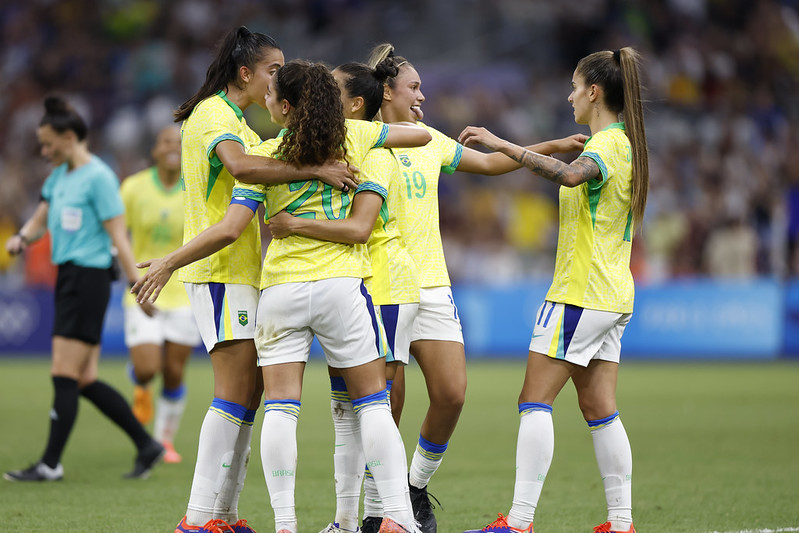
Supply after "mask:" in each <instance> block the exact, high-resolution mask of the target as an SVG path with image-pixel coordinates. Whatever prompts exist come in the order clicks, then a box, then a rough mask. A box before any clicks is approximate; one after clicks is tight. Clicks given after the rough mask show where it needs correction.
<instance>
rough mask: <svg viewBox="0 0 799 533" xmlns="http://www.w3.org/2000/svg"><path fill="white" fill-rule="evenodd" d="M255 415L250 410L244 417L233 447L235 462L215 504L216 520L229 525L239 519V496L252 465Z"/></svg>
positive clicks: (252, 410) (253, 411)
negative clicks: (251, 442)
mask: <svg viewBox="0 0 799 533" xmlns="http://www.w3.org/2000/svg"><path fill="white" fill-rule="evenodd" d="M255 413H256V411H255V410H254V409H248V410H247V412H246V413H245V415H244V420H243V421H242V424H241V428H240V429H239V436H238V437H237V438H236V445H235V446H234V447H233V461H232V463H231V466H230V469H229V472H228V475H227V477H226V478H225V482H224V483H223V484H222V488H221V489H220V490H219V494H218V495H217V497H216V501H215V502H214V518H221V519H222V520H224V521H225V522H227V523H229V524H235V523H236V522H237V521H238V519H239V496H240V495H241V490H242V489H243V488H244V478H245V477H247V465H249V464H250V441H251V440H252V424H253V420H254V419H255Z"/></svg>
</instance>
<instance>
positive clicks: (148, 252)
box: [119, 126, 201, 463]
mask: <svg viewBox="0 0 799 533" xmlns="http://www.w3.org/2000/svg"><path fill="white" fill-rule="evenodd" d="M151 154H152V157H153V160H154V161H155V165H154V166H152V167H149V168H147V169H145V170H142V171H141V172H137V173H136V174H133V175H132V176H129V177H127V178H125V179H124V180H123V181H122V186H121V187H120V189H119V192H120V195H121V196H122V202H123V203H124V204H125V222H126V225H127V227H128V230H129V231H130V236H131V241H132V243H133V255H134V257H137V258H139V259H147V258H149V257H157V256H159V255H164V254H165V253H168V252H170V251H172V250H174V249H175V248H177V247H178V246H180V245H181V243H182V242H183V184H182V182H181V181H180V130H179V129H178V128H177V127H175V126H170V127H167V128H164V129H162V130H161V131H160V132H159V133H158V136H157V137H156V140H155V145H154V146H153V149H152V152H151ZM145 305H152V304H145ZM124 309H125V344H126V345H127V346H128V349H129V351H130V360H131V364H132V378H134V380H135V383H136V386H135V387H134V394H133V414H134V415H136V418H138V420H139V422H141V423H142V424H146V423H148V422H149V421H150V419H152V416H153V404H152V396H151V394H150V390H149V388H148V385H149V384H150V382H151V381H152V380H153V378H154V377H155V376H156V374H158V373H161V374H162V375H163V388H162V392H161V395H160V396H159V398H158V402H157V407H156V409H155V424H154V428H153V436H154V437H155V439H156V440H157V441H158V442H160V443H161V444H162V445H163V446H164V448H166V454H164V462H166V463H178V462H180V460H181V457H180V454H178V453H177V452H176V451H175V447H174V444H173V442H174V437H175V434H176V433H177V430H178V426H179V425H180V419H181V418H182V416H183V410H184V407H185V403H186V390H185V386H184V384H183V371H184V368H185V366H186V362H187V361H188V360H189V357H190V356H191V351H192V349H193V347H194V346H197V345H198V344H199V343H200V340H201V339H200V333H199V331H198V330H197V324H196V322H195V321H194V316H193V315H192V312H191V308H190V306H189V299H188V297H187V296H186V290H185V289H184V288H183V286H181V285H180V284H179V283H178V282H177V280H174V282H170V283H169V284H168V285H167V286H166V287H165V288H164V292H163V294H162V295H161V299H160V300H159V303H158V309H157V311H156V312H155V313H154V314H153V315H152V316H148V315H147V314H146V313H145V312H144V311H143V310H142V309H141V308H140V306H138V305H136V301H135V298H134V297H133V296H132V295H130V294H128V295H126V296H125V297H124Z"/></svg>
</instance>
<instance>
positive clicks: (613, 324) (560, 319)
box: [530, 301, 632, 366]
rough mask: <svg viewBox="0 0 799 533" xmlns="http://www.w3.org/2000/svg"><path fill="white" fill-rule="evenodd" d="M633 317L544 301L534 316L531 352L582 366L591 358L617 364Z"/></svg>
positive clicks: (586, 364)
mask: <svg viewBox="0 0 799 533" xmlns="http://www.w3.org/2000/svg"><path fill="white" fill-rule="evenodd" d="M631 316H632V314H631V313H612V312H610V311H597V310H596V309H584V308H582V307H578V306H576V305H570V304H562V303H555V302H549V301H545V302H544V303H543V305H541V307H540V308H539V309H538V312H537V313H536V314H535V326H534V328H533V338H532V340H531V341H530V351H531V352H537V353H542V354H545V355H548V356H549V357H553V358H555V359H563V360H566V361H568V362H570V363H574V364H576V365H580V366H588V363H590V362H591V360H592V359H599V360H602V361H610V362H613V363H618V362H619V357H620V355H621V336H622V334H623V333H624V328H625V327H626V326H627V323H628V322H629V321H630V317H631Z"/></svg>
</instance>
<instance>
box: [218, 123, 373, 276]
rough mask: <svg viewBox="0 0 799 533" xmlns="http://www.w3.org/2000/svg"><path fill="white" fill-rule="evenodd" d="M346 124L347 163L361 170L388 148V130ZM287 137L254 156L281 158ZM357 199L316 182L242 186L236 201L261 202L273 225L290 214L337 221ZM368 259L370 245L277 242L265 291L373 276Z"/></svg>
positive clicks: (295, 239)
mask: <svg viewBox="0 0 799 533" xmlns="http://www.w3.org/2000/svg"><path fill="white" fill-rule="evenodd" d="M346 124H347V136H346V141H345V148H346V152H347V154H346V159H347V161H348V162H349V163H350V164H352V165H355V166H357V167H358V168H360V166H361V163H362V162H363V160H364V158H365V157H366V154H367V152H369V150H370V149H372V148H379V147H381V146H382V145H383V143H384V142H385V140H386V136H387V135H388V126H386V125H385V124H382V123H380V122H366V121H363V120H347V121H346ZM283 133H284V132H281V134H280V136H278V138H276V139H269V140H267V141H265V142H263V143H261V144H260V145H258V146H256V147H253V148H252V149H251V150H250V153H252V154H256V155H261V156H267V157H276V156H277V154H276V153H275V152H276V151H277V148H278V146H279V145H280V139H281V137H282V135H283ZM362 179H363V178H362ZM354 194H355V191H348V192H346V193H345V192H342V191H338V190H334V189H333V187H332V186H330V185H327V184H325V183H322V182H321V181H319V180H316V179H308V180H305V181H294V182H291V183H282V184H277V185H270V186H268V187H265V186H263V185H247V184H244V183H240V182H237V183H236V187H235V189H234V190H233V200H232V201H233V202H234V203H242V204H245V205H248V206H249V207H250V208H252V209H253V210H255V208H257V204H258V203H259V202H264V203H265V205H266V216H265V219H266V220H267V221H268V220H269V217H271V216H272V215H274V214H276V213H278V212H280V211H282V210H284V209H285V210H286V211H288V212H289V213H291V214H293V215H295V216H301V217H308V218H327V219H329V220H334V219H340V218H344V217H346V216H347V215H348V214H349V212H350V207H351V205H352V198H353V196H354ZM366 254H367V251H366V246H365V245H362V244H344V243H336V242H330V241H322V240H319V239H314V238H311V237H304V236H302V235H290V236H288V237H286V238H285V239H273V240H272V242H271V243H269V247H268V248H267V249H266V256H265V257H264V265H263V269H262V271H261V288H262V289H265V288H267V287H271V286H272V285H278V284H281V283H292V282H302V281H316V280H320V279H328V278H338V277H354V278H365V277H367V276H368V275H369V273H370V272H369V261H368V257H367V256H366Z"/></svg>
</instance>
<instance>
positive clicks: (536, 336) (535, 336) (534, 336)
mask: <svg viewBox="0 0 799 533" xmlns="http://www.w3.org/2000/svg"><path fill="white" fill-rule="evenodd" d="M543 336H544V334H543V333H542V334H541V335H535V334H533V338H534V339H536V338H538V337H543Z"/></svg>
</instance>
